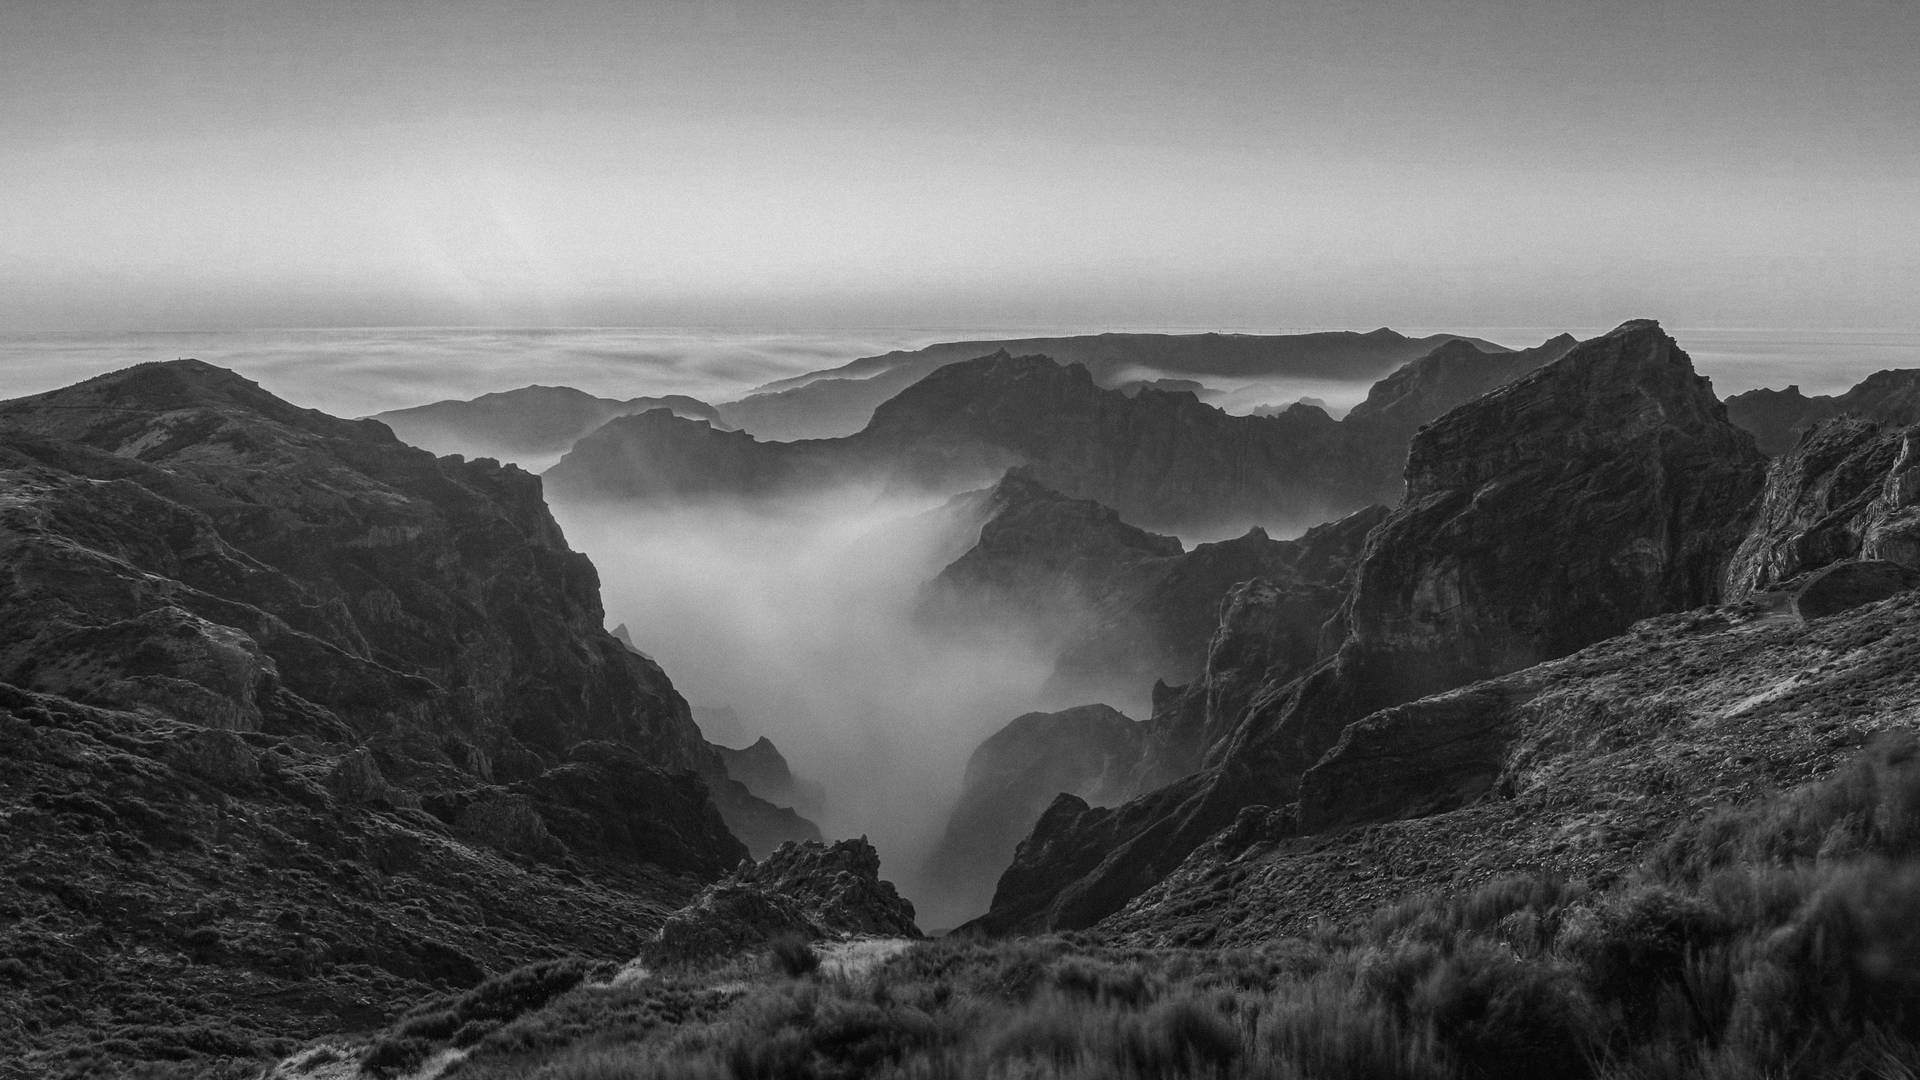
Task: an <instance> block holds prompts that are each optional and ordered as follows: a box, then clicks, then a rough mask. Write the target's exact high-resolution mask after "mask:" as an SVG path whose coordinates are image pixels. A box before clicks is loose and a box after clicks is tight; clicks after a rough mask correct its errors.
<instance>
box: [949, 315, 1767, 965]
mask: <svg viewBox="0 0 1920 1080" xmlns="http://www.w3.org/2000/svg"><path fill="white" fill-rule="evenodd" d="M1761 483H1762V459H1761V458H1760V455H1759V453H1758V452H1757V451H1756V450H1755V449H1754V448H1753V445H1752V440H1751V438H1750V437H1749V436H1747V435H1746V434H1745V433H1744V432H1741V431H1740V430H1738V429H1736V428H1734V427H1733V426H1732V425H1731V424H1729V423H1728V422H1727V420H1726V412H1725V410H1724V408H1722V406H1721V405H1720V403H1719V401H1718V400H1717V399H1715V398H1714V397H1713V394H1712V392H1711V389H1710V387H1709V386H1708V385H1707V382H1706V380H1705V379H1702V378H1700V377H1699V376H1697V375H1695V374H1694V373H1693V370H1692V366H1691V363H1690V362H1689V361H1688V358H1687V356H1686V354H1685V353H1684V352H1682V351H1681V350H1680V349H1679V347H1678V346H1677V345H1675V344H1674V342H1673V341H1672V339H1671V338H1669V337H1667V335H1666V334H1665V333H1663V332H1662V331H1661V330H1660V329H1659V327H1658V325H1657V324H1654V323H1651V322H1646V321H1637V322H1630V323H1626V324H1623V325H1622V326H1621V327H1619V328H1618V329H1616V330H1614V331H1613V332H1612V333H1610V334H1607V335H1605V336H1603V337H1601V338H1596V339H1594V340H1592V341H1588V342H1583V343H1581V344H1580V345H1579V346H1578V347H1576V348H1574V349H1573V350H1571V351H1570V352H1568V353H1567V354H1566V355H1565V356H1563V357H1561V358H1560V359H1559V360H1556V361H1554V362H1553V363H1550V364H1548V365H1547V366H1545V367H1543V368H1541V369H1539V370H1537V371H1535V372H1533V373H1532V374H1530V375H1528V376H1526V377H1524V378H1522V379H1520V380H1519V381H1518V382H1514V383H1511V384H1509V385H1506V386H1504V387H1501V388H1499V389H1498V390H1495V391H1494V392H1492V393H1490V394H1487V395H1485V396H1483V397H1481V398H1478V399H1476V400H1475V401H1473V402H1470V403H1469V404H1467V405H1465V406H1462V407H1460V408H1457V409H1454V410H1453V411H1451V412H1449V413H1447V414H1446V415H1445V416H1443V417H1441V418H1440V419H1439V420H1437V421H1435V422H1433V423H1431V424H1429V425H1427V426H1426V427H1424V428H1421V429H1420V431H1419V432H1418V434H1417V435H1415V437H1414V441H1413V444H1412V448H1411V450H1410V453H1409V457H1408V461H1407V494H1406V497H1405V499H1404V500H1403V501H1402V502H1401V505H1400V506H1399V508H1398V509H1396V510H1395V511H1394V512H1393V513H1392V514H1391V515H1390V516H1389V517H1387V519H1386V520H1385V521H1384V522H1382V523H1381V524H1380V525H1379V526H1378V527H1377V528H1375V529H1374V530H1373V532H1372V533H1371V534H1370V535H1369V537H1368V540H1367V545H1366V550H1365V552H1364V554H1363V555H1362V557H1361V558H1360V560H1359V563H1358V565H1357V566H1356V567H1355V569H1354V577H1353V580H1352V585H1351V588H1350V590H1349V592H1348V594H1347V597H1346V599H1345V601H1344V602H1343V604H1342V606H1341V609H1340V612H1339V614H1338V616H1337V619H1336V622H1335V625H1334V626H1332V627H1330V628H1329V632H1328V634H1327V635H1325V645H1324V646H1323V648H1322V649H1321V651H1320V657H1319V658H1318V660H1317V661H1316V662H1315V664H1314V666H1313V667H1312V668H1311V670H1309V671H1307V672H1306V673H1304V674H1299V673H1297V672H1295V671H1293V670H1289V669H1281V670H1279V671H1278V672H1276V673H1275V674H1274V675H1273V676H1272V677H1269V678H1265V679H1262V680H1261V681H1260V683H1259V685H1257V686H1256V687H1254V688H1252V689H1251V690H1245V689H1243V690H1242V692H1241V693H1239V694H1236V695H1234V697H1233V699H1232V701H1231V702H1230V703H1229V704H1230V705H1232V706H1236V707H1237V709H1238V711H1237V714H1229V715H1225V716H1222V715H1220V714H1219V713H1217V712H1208V711H1207V710H1206V709H1205V708H1202V709H1201V712H1202V720H1201V723H1202V726H1203V727H1204V728H1205V729H1206V730H1209V731H1212V732H1217V733H1219V735H1218V736H1217V737H1216V738H1215V739H1214V740H1213V741H1212V742H1211V743H1210V745H1208V747H1207V749H1206V752H1205V756H1204V763H1205V765H1206V768H1205V769H1203V771H1201V772H1199V773H1195V774H1193V775H1192V776H1189V777H1187V778H1185V779H1182V780H1179V781H1176V782H1175V783H1173V784H1170V785H1168V786H1167V787H1164V788H1162V789H1159V790H1158V791H1155V792H1152V793H1149V794H1147V795H1144V796H1141V797H1140V798H1138V799H1135V800H1132V801H1130V802H1128V803H1127V804H1125V805H1123V806H1120V807H1117V808H1113V809H1111V810H1102V809H1095V808H1092V807H1089V806H1087V805H1086V804H1085V803H1084V802H1082V801H1080V800H1076V799H1072V798H1071V797H1063V798H1061V799H1060V800H1057V801H1056V802H1055V803H1054V804H1053V805H1052V806H1051V807H1049V809H1048V810H1047V812H1046V814H1045V815H1044V816H1043V817H1042V818H1041V820H1040V822H1039V824H1038V825H1037V826H1036V828H1035V830H1034V832H1033V833H1032V835H1030V836H1029V837H1028V839H1027V840H1026V841H1025V842H1023V844H1022V845H1021V848H1020V850H1019V852H1018V853H1017V855H1016V857H1015V860H1014V862H1013V864H1012V865H1011V866H1010V867H1009V868H1008V870H1007V872H1006V873H1005V874H1004V875H1003V876H1002V878H1001V881H1000V885H999V888H998V890H997V891H996V894H995V898H994V903H993V908H992V910H990V911H989V913H988V914H987V915H986V916H984V917H983V918H982V919H980V920H978V922H977V925H978V926H979V927H980V928H982V929H986V930H991V931H994V932H1008V931H1013V930H1027V929H1042V928H1068V927H1076V926H1085V925H1088V924H1090V923H1092V922H1095V921H1097V920H1099V919H1100V918H1103V917H1105V916H1106V915H1109V914H1111V913H1113V912H1114V911H1117V910H1118V909H1119V908H1120V907H1121V906H1123V905H1124V904H1125V903H1126V902H1127V901H1128V900H1130V899H1132V898H1133V897H1134V896H1137V895H1139V894H1140V893H1141V892H1143V891H1144V890H1145V889H1147V888H1149V887H1150V886H1151V885H1152V884H1153V883H1154V882H1155V881H1156V880H1158V879H1159V878H1160V877H1162V876H1164V875H1165V874H1167V873H1169V872H1171V871H1172V870H1173V868H1174V867H1175V866H1177V865H1178V864H1179V863H1180V861H1181V860H1182V859H1184V858H1185V857H1186V856H1187V855H1188V854H1189V853H1190V852H1192V851H1193V850H1194V849H1195V848H1196V847H1198V846H1199V845H1200V844H1201V843H1203V842H1205V841H1206V839H1207V838H1208V837H1209V836H1211V835H1212V834H1213V833H1215V832H1217V831H1218V830H1220V829H1222V828H1225V827H1226V826H1228V825H1230V824H1231V823H1232V822H1233V820H1234V818H1235V816H1236V815H1238V814H1239V813H1240V812H1241V811H1242V810H1243V809H1244V808H1245V807H1247V806H1250V805H1270V806H1280V805H1285V804H1288V803H1291V802H1294V801H1295V800H1296V799H1297V798H1298V785H1299V783H1300V777H1301V776H1302V774H1304V773H1305V772H1306V771H1307V770H1308V769H1309V768H1311V767H1312V766H1313V765H1314V764H1315V762H1316V761H1318V760H1319V758H1320V757H1321V755H1322V754H1324V753H1325V752H1326V751H1327V750H1328V749H1330V748H1331V747H1332V746H1333V745H1334V744H1335V743H1336V742H1337V741H1338V740H1339V738H1340V736H1341V733H1342V731H1343V730H1344V729H1345V728H1346V727H1347V725H1349V724H1351V723H1353V722H1354V721H1357V720H1361V719H1362V718H1364V717H1366V716H1367V715H1369V714H1371V713H1375V712H1378V711H1379V710H1382V709H1387V708H1391V707H1393V706H1395V705H1398V704H1401V703H1404V702H1406V701H1410V700H1414V699H1417V698H1420V697H1422V696H1425V695H1429V694H1434V693H1438V692H1442V691H1445V690H1447V689H1450V688H1452V687H1456V686H1460V685H1463V684H1466V683H1470V682H1473V681H1475V680H1478V679H1484V678H1487V677H1490V676H1497V675H1500V674H1503V673H1506V672H1511V671H1515V670H1518V669H1521V668H1524V667H1527V666H1529V665H1532V664H1536V663H1540V662H1543V661H1546V660H1550V659H1553V658H1555V657H1558V656H1564V655H1566V654H1568V653H1570V652H1573V651H1575V650H1577V649H1579V648H1582V647H1584V646H1586V645H1588V644H1591V643H1593V642H1595V641H1600V640H1603V639H1605V638H1608V637H1611V636H1614V635H1616V634H1619V633H1621V632H1623V631H1624V630H1625V629H1626V628H1627V627H1629V626H1630V625H1632V623H1634V622H1635V621H1636V620H1638V619H1640V618H1644V617H1647V616H1649V615H1654V614H1658V613H1661V612H1665V611H1675V610H1684V609H1687V608H1692V607H1697V606H1699V605H1701V604H1703V603H1708V602H1711V601H1713V600H1714V599H1716V598H1717V597H1718V596H1719V593H1720V588H1721V580H1720V579H1721V575H1722V573H1723V572H1724V570H1725V567H1726V565H1727V562H1728V561H1729V559H1730V558H1731V556H1732V554H1733V552H1734V549H1735V548H1736V547H1737V546H1738V544H1739V542H1740V539H1741V533H1742V530H1743V529H1744V527H1745V524H1746V520H1747V516H1748V515H1749V514H1750V512H1751V505H1752V503H1753V501H1754V497H1755V496H1756V494H1758V491H1759V488H1760V486H1761ZM1211 663H1212V659H1211V658H1210V666H1211ZM1241 702H1244V704H1240V703H1241Z"/></svg>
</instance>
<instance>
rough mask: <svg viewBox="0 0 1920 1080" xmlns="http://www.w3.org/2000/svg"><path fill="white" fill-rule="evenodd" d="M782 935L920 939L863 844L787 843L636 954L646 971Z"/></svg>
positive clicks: (698, 901)
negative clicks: (649, 966) (653, 965)
mask: <svg viewBox="0 0 1920 1080" xmlns="http://www.w3.org/2000/svg"><path fill="white" fill-rule="evenodd" d="M785 934H801V935H804V936H806V937H808V938H814V939H820V938H848V937H905V938H917V937H920V936H921V934H920V929H919V927H918V926H916V925H915V924H914V921H913V905H912V904H911V903H910V902H908V901H907V900H905V899H904V898H902V897H901V896H900V894H899V893H897V892H896V891H894V887H893V884H892V883H891V882H888V881H885V880H882V879H881V877H880V856H879V854H878V853H877V852H875V851H874V849H873V845H872V844H869V843H868V842H867V839H866V837H861V838H859V839H858V840H841V841H839V842H837V843H833V844H820V843H789V844H783V845H781V846H780V848H779V850H777V851H775V852H773V853H772V854H771V855H769V856H767V857H766V858H765V859H763V860H761V861H760V862H758V863H748V864H745V865H743V866H741V867H740V869H738V870H736V871H735V872H734V873H732V874H730V875H728V876H727V877H725V878H723V879H721V880H720V881H717V882H715V883H714V884H712V885H710V886H708V887H707V888H706V889H705V890H704V891H702V892H701V893H700V895H699V896H698V897H696V898H695V899H694V901H693V903H691V904H689V905H687V906H686V907H684V908H682V909H680V910H679V911H676V912H674V913H673V914H672V915H671V916H669V917H668V918H667V920H666V921H665V922H664V923H662V924H661V926H660V929H659V930H658V931H657V932H656V933H655V934H654V935H653V937H652V938H651V939H650V940H648V942H647V943H646V944H645V946H644V947H642V949H641V950H640V956H641V958H642V959H643V960H645V961H647V962H648V963H676V962H681V961H690V960H702V959H708V958H711V957H716V956H726V955H729V954H732V953H737V952H743V951H747V950H750V949H754V948H759V947H762V946H764V945H766V944H767V943H768V942H769V941H771V940H773V939H774V938H776V937H779V936H782V935H785Z"/></svg>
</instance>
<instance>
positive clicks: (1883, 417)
mask: <svg viewBox="0 0 1920 1080" xmlns="http://www.w3.org/2000/svg"><path fill="white" fill-rule="evenodd" d="M1727 417H1728V419H1730V420H1732V421H1733V422H1734V423H1735V424H1737V425H1739V426H1740V427H1742V428H1745V429H1746V430H1748V431H1750V432H1752V433H1753V438H1754V441H1755V443H1757V444H1758V445H1759V447H1760V451H1761V452H1762V453H1764V454H1766V455H1767V456H1769V457H1777V456H1779V455H1781V454H1784V453H1786V452H1788V451H1789V450H1792V449H1793V448H1794V446H1795V445H1796V444H1797V443H1798V442H1799V441H1800V438H1801V436H1802V435H1803V434H1804V433H1806V432H1807V431H1808V430H1810V429H1811V428H1813V427H1814V426H1815V425H1816V424H1818V423H1820V422H1821V421H1822V420H1829V419H1834V418H1837V417H1856V418H1859V419H1862V420H1871V421H1874V422H1876V423H1880V424H1893V425H1899V426H1903V427H1904V426H1910V425H1913V424H1920V370H1913V369H1902V370H1892V371H1876V372H1874V373H1873V374H1872V375H1869V376H1867V377H1866V378H1865V379H1863V380H1861V382H1860V383H1859V385H1857V386H1855V387H1853V388H1852V389H1851V390H1848V391H1847V392H1846V393H1844V394H1838V395H1835V396H1831V397H1829V396H1825V395H1816V396H1814V397H1808V396H1807V395H1805V394H1803V393H1801V392H1800V388H1799V387H1798V386H1789V387H1787V388H1786V389H1785V390H1765V389H1762V390H1749V391H1747V392H1746V393H1744V394H1735V395H1734V396H1732V397H1730V398H1728V399H1727Z"/></svg>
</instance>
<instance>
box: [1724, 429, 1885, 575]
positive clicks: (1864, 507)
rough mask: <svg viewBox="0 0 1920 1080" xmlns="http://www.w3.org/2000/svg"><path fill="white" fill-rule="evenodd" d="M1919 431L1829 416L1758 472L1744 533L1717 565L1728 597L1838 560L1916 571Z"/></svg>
mask: <svg viewBox="0 0 1920 1080" xmlns="http://www.w3.org/2000/svg"><path fill="white" fill-rule="evenodd" d="M1917 446H1920V432H1917V431H1916V429H1912V428H1907V429H1899V428H1885V427H1881V426H1880V425H1878V424H1876V423H1873V422H1872V421H1868V420H1860V419H1851V418H1838V419H1833V420H1827V421H1824V422H1821V423H1819V424H1817V425H1815V426H1814V427H1813V428H1811V429H1809V430H1807V431H1805V432H1804V433H1803V434H1802V436H1801V438H1800V441H1799V442H1798V443H1797V444H1796V445H1795V446H1794V448H1793V449H1792V450H1790V451H1788V452H1787V453H1785V454H1783V455H1781V456H1780V457H1778V458H1775V459H1774V461H1773V463H1772V464H1771V465H1770V466H1769V468H1768V469H1767V481H1766V489H1765V492H1764V494H1763V495H1762V497H1761V500H1760V507H1759V511H1758V513H1757V514H1756V515H1755V518H1754V522H1753V526H1752V529H1751V530H1750V531H1749V533H1748V534H1747V537H1746V539H1745V540H1743V541H1742V542H1741V544H1740V548H1739V550H1738V551H1737V552H1736V553H1735V555H1734V558H1733V562H1732V565H1730V566H1729V567H1728V569H1727V591H1728V593H1729V594H1730V595H1733V596H1744V595H1747V594H1749V593H1752V592H1756V591H1760V590H1767V589H1773V588H1775V587H1777V586H1779V585H1780V584H1781V583H1782V582H1785V581H1787V580H1789V579H1791V578H1793V577H1795V576H1797V575H1799V574H1803V573H1805V572H1807V571H1810V570H1816V569H1819V568H1820V567H1823V566H1827V565H1829V564H1832V563H1835V562H1839V561H1842V560H1846V559H1858V558H1867V559H1884V560H1888V561H1892V562H1896V563H1900V564H1903V565H1906V566H1910V567H1914V568H1916V569H1920V505H1917V504H1920V457H1917V456H1916V448H1917Z"/></svg>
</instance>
